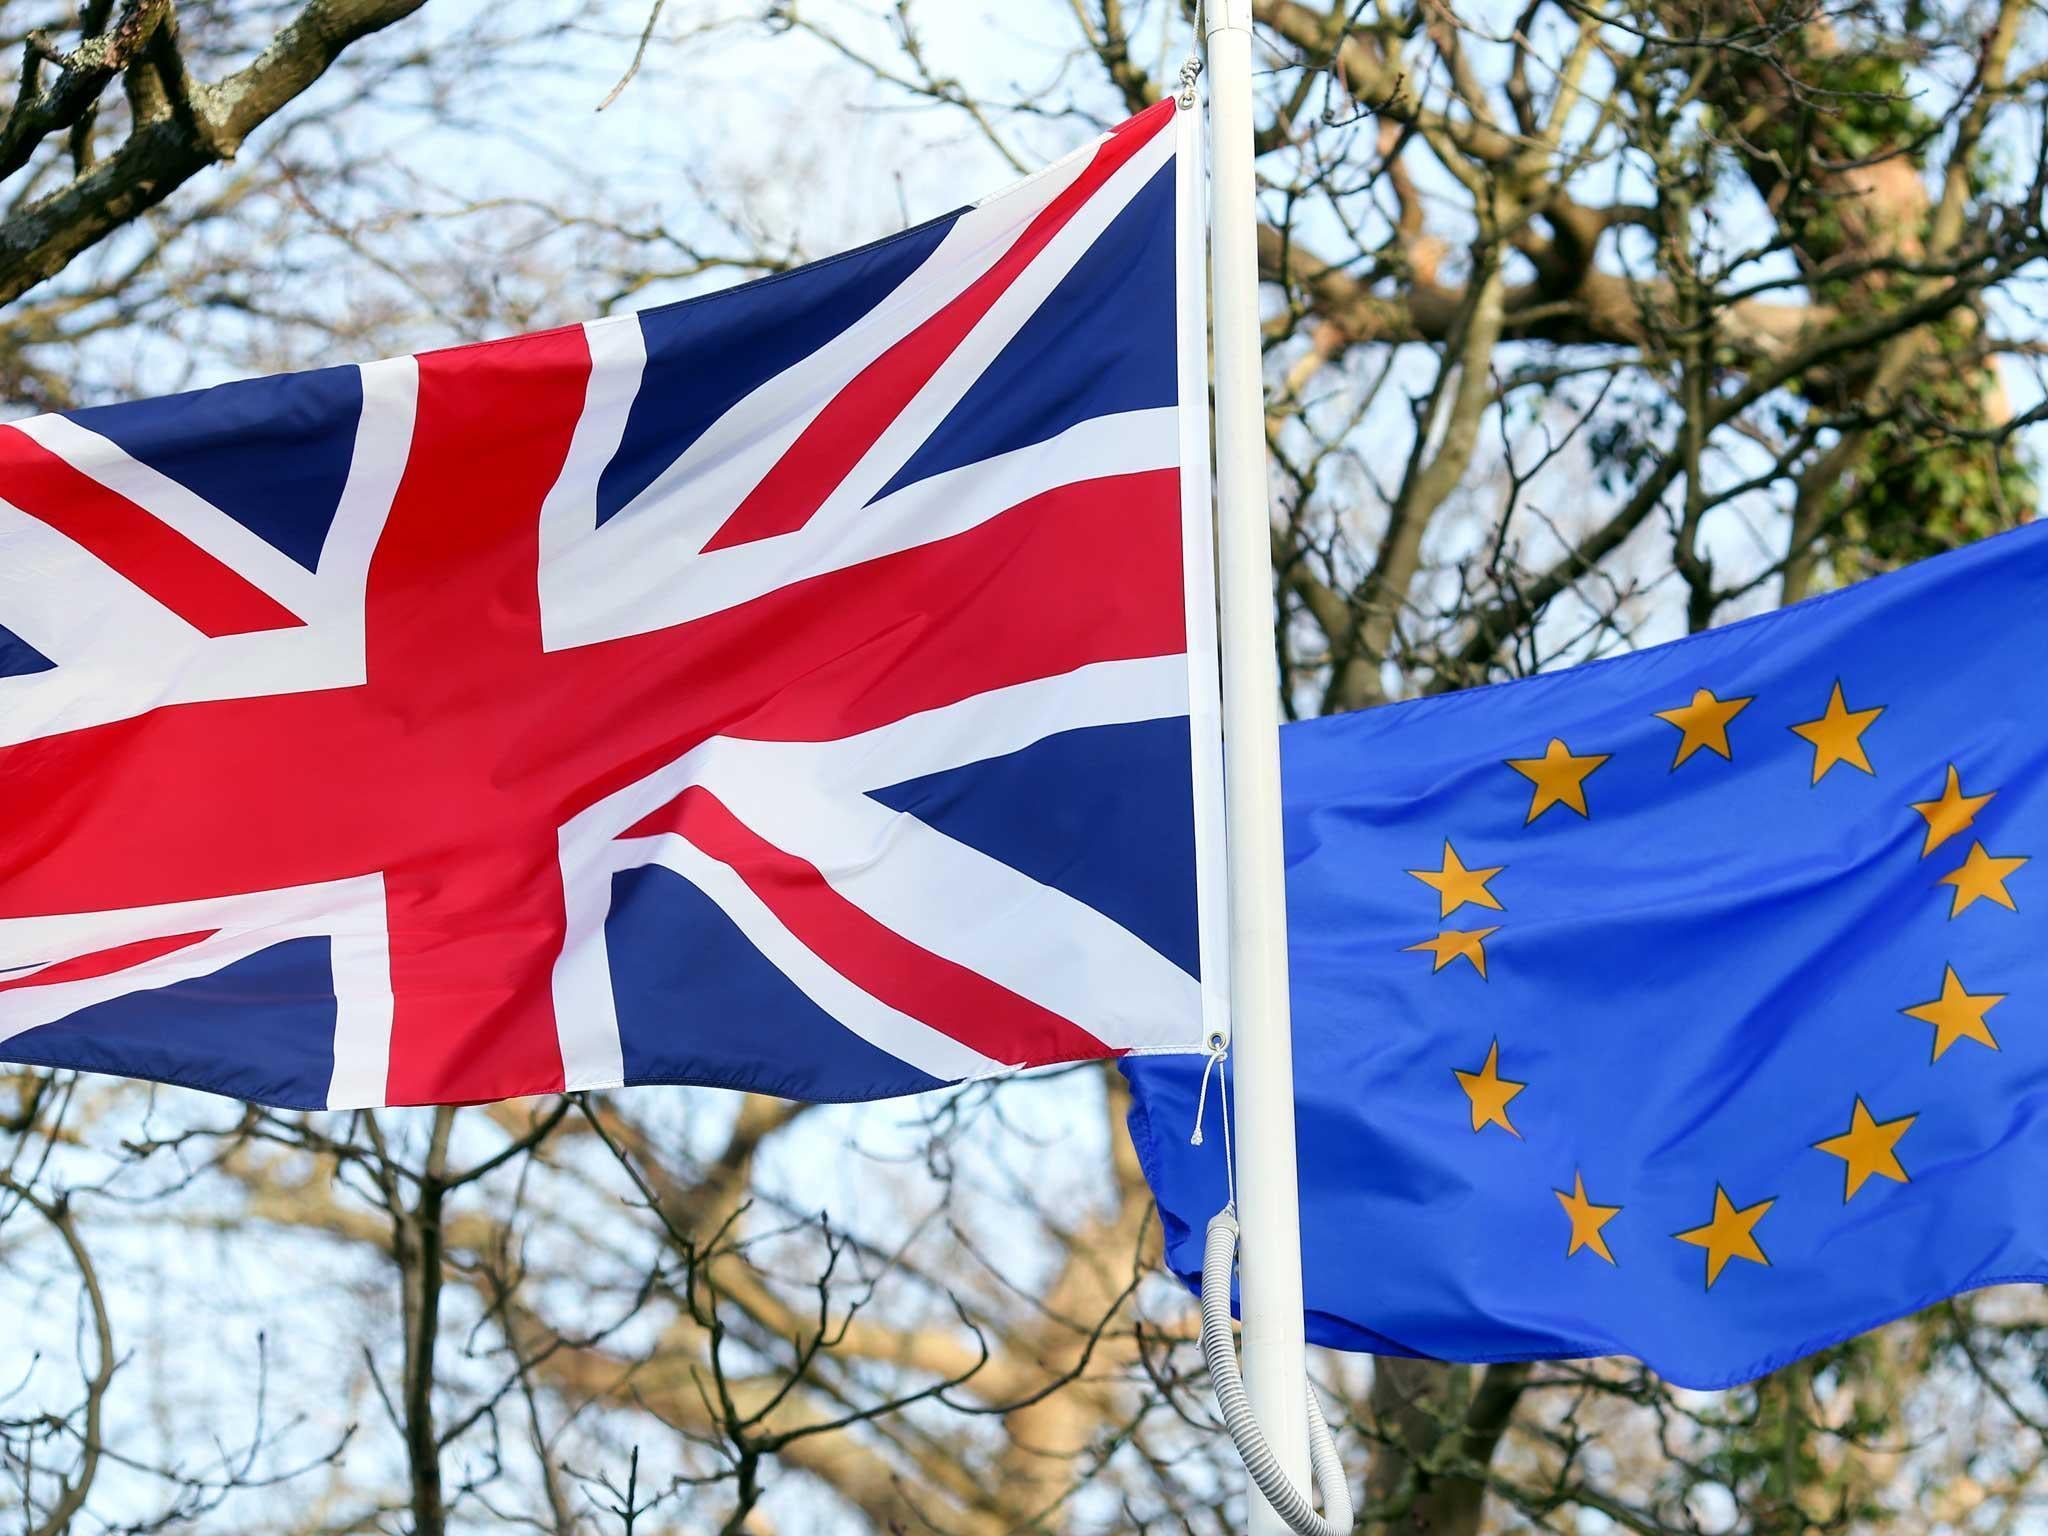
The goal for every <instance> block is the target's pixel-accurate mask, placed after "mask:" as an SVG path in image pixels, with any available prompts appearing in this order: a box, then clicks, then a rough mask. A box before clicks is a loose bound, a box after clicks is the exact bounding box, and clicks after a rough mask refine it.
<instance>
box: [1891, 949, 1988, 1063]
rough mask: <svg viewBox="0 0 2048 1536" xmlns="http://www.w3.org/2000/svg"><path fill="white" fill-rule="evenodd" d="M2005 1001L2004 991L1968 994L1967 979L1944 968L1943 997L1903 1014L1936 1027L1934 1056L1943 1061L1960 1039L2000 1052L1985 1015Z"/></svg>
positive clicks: (1942, 974) (1916, 1006)
mask: <svg viewBox="0 0 2048 1536" xmlns="http://www.w3.org/2000/svg"><path fill="white" fill-rule="evenodd" d="M2004 1001H2005V994H2004V993H2003V992H1966V991H1964V990H1963V978H1962V977H1960V976H1958V975H1957V974H1956V968H1955V967H1954V966H1952V965H1945V966H1943V967H1942V968H1941V996H1939V997H1937V998H1936V999H1935V1000H1934V1001H1933V1002H1931V1003H1919V1004H1916V1005H1915V1006H1913V1007H1911V1008H1902V1009H1900V1010H1899V1011H1900V1012H1901V1013H1903V1014H1905V1016H1906V1017H1907V1018H1909V1019H1918V1020H1920V1021H1921V1022H1922V1023H1923V1024H1932V1025H1933V1026H1934V1056H1933V1058H1932V1059H1933V1060H1935V1061H1939V1060H1941V1058H1942V1053H1943V1052H1945V1051H1946V1050H1947V1049H1948V1048H1949V1047H1950V1046H1952V1045H1954V1044H1955V1043H1956V1042H1957V1041H1958V1040H1974V1041H1976V1042H1977V1043H1978V1044H1979V1045H1988V1046H1990V1047H1991V1049H1992V1050H1994V1051H1995V1050H1997V1049H1998V1042H1997V1041H1996V1040H1995V1039H1993V1038H1992V1036H1991V1026H1990V1025H1989V1024H1987V1023H1985V1022H1984V1015H1985V1014H1987V1013H1989V1012H1990V1011H1991V1010H1992V1009H1994V1008H1996V1007H1997V1006H1998V1005H1999V1004H2000V1003H2002V1002H2004Z"/></svg>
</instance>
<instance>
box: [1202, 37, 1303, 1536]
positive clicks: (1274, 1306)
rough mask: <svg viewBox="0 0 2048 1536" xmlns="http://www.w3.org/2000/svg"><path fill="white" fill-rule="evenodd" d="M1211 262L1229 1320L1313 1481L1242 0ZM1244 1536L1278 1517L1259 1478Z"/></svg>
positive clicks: (1215, 171)
mask: <svg viewBox="0 0 2048 1536" xmlns="http://www.w3.org/2000/svg"><path fill="white" fill-rule="evenodd" d="M1208 9H1209V26H1208V45H1209V134H1210V162H1209V163H1210V167H1211V171H1210V263H1211V274H1212V276H1211V285H1212V290H1213V320H1212V323H1213V325H1214V327H1215V349H1216V379H1215V385H1216V490H1217V509H1218V511H1217V519H1218V524H1219V533H1220V544H1219V551H1218V553H1219V565H1220V567H1221V569H1220V570H1219V572H1218V578H1219V582H1220V587H1219V590H1220V593H1221V609H1222V614H1221V617H1222V649H1223V770H1224V795H1225V816H1226V818H1227V847H1228V850H1229V861H1230V1016H1231V1055H1232V1059H1233V1063H1234V1065H1233V1069H1232V1070H1233V1076H1234V1079H1235V1083H1236V1090H1237V1092H1236V1098H1237V1146H1236V1151H1237V1190H1238V1196H1239V1199H1240V1200H1241V1201H1242V1202H1243V1209H1242V1210H1241V1211H1240V1212H1239V1213H1238V1223H1239V1230H1240V1232H1241V1234H1242V1236H1241V1245H1240V1250H1239V1251H1240V1255H1241V1257H1240V1260H1239V1298H1240V1299H1239V1316H1240V1319H1241V1321H1242V1324H1243V1335H1244V1353H1245V1367H1244V1371H1245V1386H1246V1388H1247V1390H1248V1393H1249V1396H1250V1399H1251V1408H1252V1412H1253V1414H1254V1415H1255V1416H1256V1418H1257V1420H1258V1422H1259V1424H1260V1425H1261V1426H1262V1427H1263V1429H1264V1431H1265V1436H1266V1442H1267V1444H1268V1446H1270V1448H1271V1449H1272V1451H1273V1453H1274V1454H1275V1456H1277V1457H1278V1459H1279V1462H1280V1466H1281V1467H1282V1469H1283V1470H1285V1472H1286V1473H1287V1475H1288V1477H1289V1478H1290V1479H1291V1480H1292V1481H1293V1483H1294V1484H1295V1486H1296V1487H1298V1488H1307V1487H1308V1486H1310V1484H1309V1449H1308V1419H1307V1412H1306V1407H1305V1400H1304V1397H1303V1392H1302V1383H1303V1382H1304V1381H1305V1380H1307V1374H1306V1372H1307V1364H1306V1360H1305V1358H1304V1350H1303V1344H1302V1316H1301V1211H1300V1200H1299V1196H1298V1194H1297V1191H1296V1181H1295V1163H1294V1045H1293V1040H1292V1037H1291V1034H1290V1028H1289V1022H1288V1011H1287V893H1286V886H1285V883H1284V879H1283V866H1282V863H1281V851H1280V707H1279V678H1278V673H1277V671H1276V661H1275V657H1274V651H1273V557H1272V534H1271V531H1270V528H1269V526H1268V521H1267V519H1268V512H1267V487H1266V411H1265V396H1264V390H1263V386H1262V369H1261V363H1260V351H1259V272H1258V246H1257V238H1258V237H1257V232H1256V223H1255V221H1256V218H1257V209H1256V207H1255V205H1254V185H1255V184H1254V181H1253V170H1252V82H1251V71H1252V0H1208ZM1251 1500H1252V1520H1251V1531H1252V1536H1284V1533H1285V1532H1287V1530H1288V1527H1287V1525H1286V1523H1285V1522H1284V1521H1282V1520H1281V1519H1280V1517H1279V1516H1278V1515H1277V1514H1275V1513H1274V1511H1273V1508H1272V1506H1271V1505H1269V1504H1268V1503H1267V1502H1266V1501H1265V1500H1264V1499H1263V1498H1262V1497H1260V1495H1259V1493H1258V1491H1257V1490H1256V1489H1254V1490H1252V1492H1251Z"/></svg>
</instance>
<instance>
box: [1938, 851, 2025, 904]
mask: <svg viewBox="0 0 2048 1536" xmlns="http://www.w3.org/2000/svg"><path fill="white" fill-rule="evenodd" d="M2026 862H2027V861H2026V860H2025V859H2024V858H2010V859H2001V858H1995V857H1993V856H1992V855H1991V854H1988V853H1986V852H1985V851H1984V845H1983V844H1982V843H1972V844H1970V852H1969V856H1968V857H1967V858H1965V859H1964V860H1963V862H1962V867H1961V868H1959V869H1954V870H1951V871H1950V872H1949V873H1947V874H1945V875H1943V876H1942V877H1941V878H1940V879H1939V880H1937V881H1935V882H1934V883H1935V884H1936V885H1952V886H1954V887H1955V888H1956V899H1955V901H1954V902H1953V903H1952V904H1951V905H1950V907H1949V909H1948V915H1949V916H1950V917H1961V916H1962V915H1963V913H1964V912H1965V911H1967V910H1968V909H1969V906H1970V903H1971V902H1973V901H1975V900H1976V899H1977V898H1978V897H1980V896H1981V897H1983V898H1984V899H1985V900H1986V901H1995V902H1997V903H1998V904H1999V905H2000V906H2001V907H2003V908H2005V909H2006V911H2008V912H2017V911H2019V908H2018V907H2017V906H2015V905H2013V899H2012V895H2011V893H2010V892H2009V891H2007V890H2006V888H2005V877H2006V876H2007V875H2009V874H2011V873H2012V872H2013V871H2014V870H2016V869H2018V868H2019V867H2020V866H2021V865H2022V864H2024V863H2026Z"/></svg>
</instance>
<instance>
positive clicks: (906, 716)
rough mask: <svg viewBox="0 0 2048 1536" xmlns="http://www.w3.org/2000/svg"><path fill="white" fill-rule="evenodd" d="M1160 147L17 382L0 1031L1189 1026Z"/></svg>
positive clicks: (1081, 158) (10, 511) (271, 1083)
mask: <svg viewBox="0 0 2048 1536" xmlns="http://www.w3.org/2000/svg"><path fill="white" fill-rule="evenodd" d="M1183 115H1184V116H1191V114H1183ZM1193 143H1194V139H1193V136H1192V133H1191V132H1190V131H1189V130H1188V129H1187V127H1186V126H1185V125H1180V126H1177V125H1176V123H1175V113H1174V109H1173V106H1172V104H1171V103H1170V102H1169V103H1163V104H1162V105H1160V106H1159V107H1157V108H1154V109H1152V110H1151V111H1148V112H1145V113H1143V114H1141V115H1140V116H1138V117H1136V118H1133V119H1132V120H1131V121H1129V122H1127V123H1125V124H1123V125H1122V126H1121V127H1119V128H1117V129H1115V130H1114V131H1112V132H1110V133H1108V134H1106V135H1104V136H1103V137H1102V138H1101V139H1100V140H1099V141H1097V142H1096V143H1094V144H1093V145H1091V146H1089V147H1088V148H1086V149H1084V150H1083V151H1081V152H1079V153H1077V154H1075V155H1072V156H1070V157H1068V158H1067V159H1065V160H1063V161H1061V162H1059V163H1058V164H1056V165H1054V166H1052V167H1051V168H1049V169H1048V170H1046V171H1044V172H1042V173H1040V174H1039V175H1038V176H1036V177H1033V178H1032V179H1031V180H1029V181H1026V182H1024V183H1022V184H1021V185H1019V186H1017V187H1014V188H1012V189H1010V190H1009V191H1006V192H1004V193H1002V194H1000V195H998V196H996V197H994V198H991V199H989V200H987V201H985V202H983V203H980V204H977V205H976V206H974V207H971V208H968V209H965V210H962V211H961V212H959V213H957V214H954V215H950V216H948V217H945V218H941V219H938V220H936V221H934V222H932V223H929V224H926V225H923V226H922V227H920V228H917V229H913V230H911V231H909V232H907V233H905V234H901V235H897V236H895V237H893V238H890V239H887V240H883V241H881V242H879V243H877V244H875V245H871V246H868V247H866V248H864V249H861V250H857V251H853V252H850V253H848V254H846V255H843V256H838V257H835V258H832V259H831V260H828V261H823V262H819V263H817V264H815V265H813V266H809V267H805V268H802V269H799V270H796V271H792V272H789V273H786V274H782V275H779V276H775V277H771V278H768V279H765V280H763V281H760V282H757V283H753V284H750V285H747V286H745V287H743V288H740V289H736V290H733V291H731V292H727V293H722V294H717V295H712V296H709V297H706V298H703V299H696V300H691V301H688V302H684V303H681V304H675V305H670V306H668V307H666V308H662V309H655V310H650V311H647V312H644V313H641V314H638V315H629V316H621V317H617V318H612V319H606V320H600V321H595V322H592V323H590V324H586V325H581V326H573V327H569V328H565V329H562V330H557V331H550V332H546V333H543V334H539V335H532V336H521V337H515V338H511V339H509V340H504V341H496V342H490V343H486V344H483V345H477V346H467V347H459V348H454V349H452V350H447V351H441V352H430V353H424V354H421V355H420V356H417V357H407V358H398V359H393V360H389V361H384V362H377V363H370V364H365V365H363V366H360V367H355V366H349V367H335V368H326V369H321V370H317V371H314V372H309V373H300V374H292V375H287V376H283V377H278V378H271V379H261V380H254V381H249V382H245V383H239V384H229V385H224V386H221V387H219V388H215V389H210V390H204V391H199V392H195V393H191V394H185V395H178V396H173V397H170V398H167V399H162V400H153V401H143V402H137V403H131V404H121V405H113V406H105V407H99V408H95V409H88V410H80V411H74V412H67V413H64V414H61V415H48V416H40V417H36V418H34V419H32V420H26V421H20V422H16V423H14V424H12V425H10V426H6V427H0V626H4V627H0V1057H5V1058H6V1059H10V1060H13V1061H16V1062H23V1063H33V1064H42V1065H50V1066H63V1067H73V1068H81V1069H89V1070H98V1071H105V1072H114V1073H120V1074H124V1075H128V1076H133V1077H141V1078H150V1079H156V1080H160V1081H165V1082H171V1083H180V1084H185V1085H189V1086H194V1087H199V1088H205V1089H210V1090H213V1091H216V1092H222V1093H228V1094H233V1095H235V1096H238V1097H241V1098H246V1099H253V1100H259V1101H263V1102H267V1103H270V1104H275V1105H281V1106H287V1107H300V1108H320V1107H327V1108H346V1107H356V1106H364V1105H379V1104H418V1103H447V1102H472V1101H481V1100H489V1099H497V1098H504V1097H511V1096H516V1095H522V1094H531V1093H543V1092H555V1091H560V1090H562V1089H564V1088H569V1089H583V1088H603V1087H611V1086H616V1085H619V1084H622V1083H652V1082H691V1083H708V1084H718V1085H723V1086H730V1087H740V1088H750V1089H756V1090H761V1091H766V1092H771V1093H776V1094H781V1095H784V1096H787V1097H795V1098H809V1099H855V1098H869V1097H877V1096H881V1095H886V1094H893V1093H902V1092H909V1091H914V1090H916V1089H919V1088H924V1087H929V1086H932V1085H933V1084H935V1083H939V1082H945V1081H951V1080H958V1079H962V1078H967V1077H972V1076H976V1075H979V1074H983V1073H987V1072H992V1071H996V1070H999V1069H1003V1068H1008V1067H1013V1066H1019V1065H1035V1064H1043V1063H1050V1062H1060V1061H1073V1060H1080V1059H1085V1058H1090V1057H1101V1056H1110V1055H1117V1054H1121V1053H1124V1052H1128V1051H1142V1050H1161V1049H1165V1050H1192V1049H1200V1048H1201V1047H1202V1043H1203V1041H1204V1040H1205V1039H1206V1038H1207V1037H1208V1036H1209V1035H1210V1034H1211V1033H1212V1032H1217V1031H1220V1028H1221V1023H1222V1010H1221V1003H1220V997H1221V988H1222V980H1223V978H1222V977H1221V974H1220V966H1221V960H1222V947H1221V945H1220V943H1219V942H1218V932H1217V926H1218V919H1219V918H1220V904H1219V885H1220V882H1219V880H1218V878H1217V872H1218V870H1219V869H1220V862H1219V861H1220V858H1221V847H1220V832H1219V828H1220V823H1221V817H1220V811H1219V809H1218V798H1217V786H1218V776H1219V771H1218V766H1217V722H1216V706H1215V678H1214V666H1215V656H1214V630H1213V619H1212V608H1211V604H1212V597H1211V577H1210V572H1209V532H1208V506H1207V503H1208V495H1209V488H1208V480H1207V453H1208V449H1207V439H1206V429H1205V388H1204V373H1203V368H1204V365H1203V336H1202V329H1201V325H1202V322H1201V318H1200V317H1201V313H1202V310H1201V305H1200V280H1201V279H1200V274H1201V264H1200V253H1199V250H1198V249H1197V248H1196V244H1195V242H1196V239H1197V235H1196V233H1195V232H1196V231H1198V230H1199V223H1200V221H1199V219H1198V218H1195V217H1191V216H1190V209H1191V206H1192V205H1193V204H1194V202H1195V201H1196V199H1197V195H1198V184H1197V181H1196V177H1197V176H1198V174H1199V168H1198V166H1197V164H1196V158H1195V155H1194V154H1193Z"/></svg>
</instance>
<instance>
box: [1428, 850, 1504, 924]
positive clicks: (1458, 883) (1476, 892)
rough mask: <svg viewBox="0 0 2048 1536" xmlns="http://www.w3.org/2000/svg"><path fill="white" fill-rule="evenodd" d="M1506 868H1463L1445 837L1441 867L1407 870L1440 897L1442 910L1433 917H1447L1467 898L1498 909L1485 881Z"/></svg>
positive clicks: (1499, 905) (1475, 902)
mask: <svg viewBox="0 0 2048 1536" xmlns="http://www.w3.org/2000/svg"><path fill="white" fill-rule="evenodd" d="M1506 868H1507V866H1506V865H1505V864H1496V865H1494V866H1493V868H1491V869H1467V868H1466V867H1465V865H1464V863H1463V862H1462V861H1461V860H1460V859H1459V858H1458V850H1457V849H1455V848H1453V847H1452V846H1451V840H1450V839H1449V838H1445V839H1444V865H1443V868H1442V869H1411V870H1409V871H1408V873H1409V874H1411V875H1413V876H1414V877H1415V878H1416V879H1418V880H1420V881H1421V882H1422V883H1423V884H1424V885H1427V886H1431V887H1433V888H1434V889H1435V891H1436V893H1437V895H1438V896H1439V897H1441V898H1442V900H1443V910H1442V911H1441V912H1439V913H1438V914H1437V916H1439V917H1449V916H1450V915H1451V914H1452V913H1453V912H1455V911H1457V910H1458V908H1460V907H1461V906H1463V905H1464V904H1465V903H1466V902H1468V901H1469V902H1471V903H1472V905H1474V906H1475V907H1491V908H1493V910H1494V911H1496V912H1498V911H1500V910H1501V904H1500V903H1499V902H1498V901H1496V900H1494V897H1493V892H1491V891H1489V890H1488V889H1487V888H1486V882H1487V881H1489V880H1491V879H1492V878H1493V877H1494V876H1495V875H1497V874H1499V873H1500V872H1501V871H1502V870H1503V869H1506ZM1489 931H1490V930H1489Z"/></svg>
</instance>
